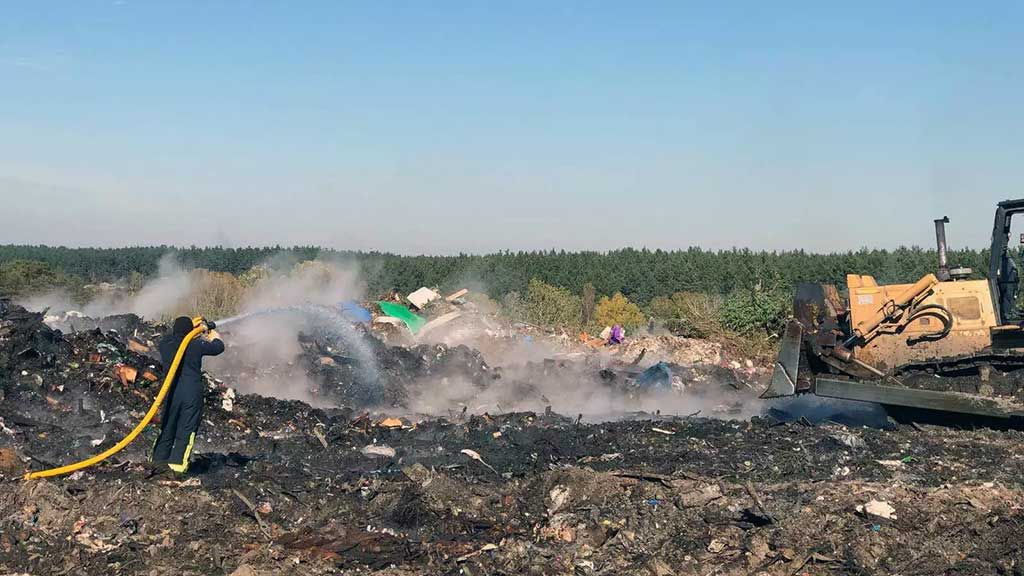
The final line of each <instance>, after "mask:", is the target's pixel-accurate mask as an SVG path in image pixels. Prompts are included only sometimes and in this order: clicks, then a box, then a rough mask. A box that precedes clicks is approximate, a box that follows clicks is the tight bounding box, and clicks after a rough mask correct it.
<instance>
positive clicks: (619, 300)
mask: <svg viewBox="0 0 1024 576" xmlns="http://www.w3.org/2000/svg"><path fill="white" fill-rule="evenodd" d="M594 319H595V320H596V321H597V323H598V324H600V325H602V326H612V325H615V324H618V325H620V326H622V327H623V328H626V329H627V330H633V329H636V328H638V327H640V326H641V325H643V323H644V313H643V312H642V311H641V310H640V307H639V306H637V305H636V304H634V303H632V302H630V301H629V299H628V298H626V297H625V296H623V295H622V293H621V292H616V293H615V295H614V296H612V297H611V298H609V297H607V296H602V297H601V300H600V301H599V302H598V303H597V307H596V308H595V309H594Z"/></svg>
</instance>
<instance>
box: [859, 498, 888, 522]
mask: <svg viewBox="0 0 1024 576" xmlns="http://www.w3.org/2000/svg"><path fill="white" fill-rule="evenodd" d="M857 512H859V513H861V514H868V515H871V516H877V517H879V518H885V519H886V520H895V519H896V509H895V508H893V507H892V505H891V504H889V503H888V502H885V501H883V500H870V501H868V502H867V503H866V504H858V505H857Z"/></svg>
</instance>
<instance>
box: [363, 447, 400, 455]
mask: <svg viewBox="0 0 1024 576" xmlns="http://www.w3.org/2000/svg"><path fill="white" fill-rule="evenodd" d="M362 452H363V454H366V455H367V456H384V457H385V458H394V457H395V454H397V452H395V449H394V448H392V447H391V446H378V445H377V444H370V445H367V446H363V450H362Z"/></svg>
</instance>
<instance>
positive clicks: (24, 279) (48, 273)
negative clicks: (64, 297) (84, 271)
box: [0, 260, 67, 297]
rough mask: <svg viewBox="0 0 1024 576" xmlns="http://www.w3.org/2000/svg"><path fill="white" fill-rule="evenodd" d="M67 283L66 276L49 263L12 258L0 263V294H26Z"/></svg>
mask: <svg viewBox="0 0 1024 576" xmlns="http://www.w3.org/2000/svg"><path fill="white" fill-rule="evenodd" d="M66 285H67V277H66V276H65V275H64V274H62V273H61V272H60V271H59V270H56V269H54V268H53V267H52V266H50V265H49V264H45V263H43V262H36V261H33V260H13V261H11V262H6V263H4V264H0V296H10V297H18V296H28V295H30V294H39V293H42V292H48V291H51V290H56V289H59V288H64V287H66Z"/></svg>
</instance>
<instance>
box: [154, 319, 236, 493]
mask: <svg viewBox="0 0 1024 576" xmlns="http://www.w3.org/2000/svg"><path fill="white" fill-rule="evenodd" d="M193 327H194V324H193V321H192V319H191V318H188V317H187V316H181V317H179V318H177V319H175V321H174V324H173V327H172V330H171V333H170V334H168V335H167V336H164V338H163V339H162V340H161V341H160V358H161V360H162V361H163V363H164V366H165V368H167V369H170V366H171V363H172V362H173V360H174V355H175V354H176V353H177V352H178V347H179V346H180V345H181V341H182V340H183V339H184V338H185V336H186V335H187V334H188V333H189V332H191V331H192V329H193ZM223 351H224V342H223V341H221V339H220V335H219V334H217V332H216V331H215V330H213V329H212V328H211V329H209V330H207V331H206V333H205V334H204V335H202V336H200V337H197V338H193V339H192V341H191V342H189V344H188V347H187V348H186V349H185V353H184V354H183V355H182V357H181V362H180V364H179V365H178V372H177V374H176V375H175V377H174V382H173V383H172V384H171V389H170V391H169V392H168V393H167V398H166V399H165V400H164V407H163V416H162V417H161V422H160V436H159V437H157V439H156V444H154V445H153V455H152V457H151V459H150V460H151V461H152V462H153V464H154V465H160V464H167V466H168V467H169V468H170V469H171V470H172V471H174V472H176V473H179V474H184V473H185V472H187V471H188V460H189V456H191V455H192V447H193V446H194V445H195V441H196V431H197V430H198V429H199V422H200V420H201V419H202V417H203V392H204V391H203V356H216V355H218V354H220V353H221V352H223Z"/></svg>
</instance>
